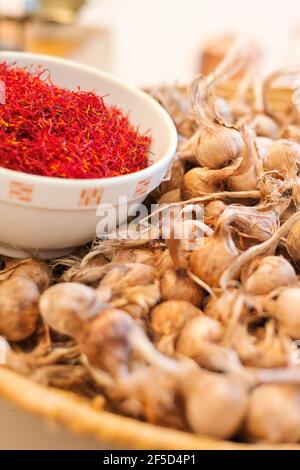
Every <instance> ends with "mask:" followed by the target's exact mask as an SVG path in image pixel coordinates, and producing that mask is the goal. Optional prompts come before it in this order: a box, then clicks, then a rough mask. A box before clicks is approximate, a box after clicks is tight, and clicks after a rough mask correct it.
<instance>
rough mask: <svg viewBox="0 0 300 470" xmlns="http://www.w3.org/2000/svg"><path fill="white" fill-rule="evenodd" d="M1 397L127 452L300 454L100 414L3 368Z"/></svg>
mask: <svg viewBox="0 0 300 470" xmlns="http://www.w3.org/2000/svg"><path fill="white" fill-rule="evenodd" d="M20 390H22V393H20ZM0 397H2V398H4V399H5V400H8V401H9V402H12V403H13V404H14V405H15V406H17V407H18V408H19V409H21V410H23V411H26V412H28V413H32V414H34V415H37V416H40V417H41V418H43V419H45V420H47V421H52V422H55V423H57V424H59V425H62V426H63V427H65V428H67V429H68V430H69V431H71V432H73V433H75V434H81V435H84V436H90V437H93V438H94V439H96V440H98V441H102V442H105V443H108V444H114V446H115V445H118V446H121V445H122V446H125V447H126V448H128V449H146V450H151V449H156V450H162V449H164V450H170V449H173V450H174V449H178V450H182V449H185V450H188V449H189V450H300V445H289V444H287V445H267V444H253V445H252V444H239V443H234V442H229V441H219V440H215V439H211V438H208V437H205V436H198V435H195V434H192V433H187V432H182V431H176V430H173V429H169V428H163V427H160V426H155V425H152V424H147V423H143V422H141V421H137V420H135V419H132V418H127V417H124V416H121V415H117V414H113V413H110V412H107V411H101V410H100V411H99V410H97V409H95V408H93V406H92V405H91V404H89V402H88V400H85V399H83V398H80V397H78V396H76V395H75V394H73V393H69V392H65V391H61V390H58V389H55V388H50V387H46V386H43V385H39V384H37V383H35V382H33V381H31V380H30V379H28V378H26V377H24V376H22V375H20V374H19V373H17V372H14V371H12V370H10V369H7V368H6V367H4V366H2V367H0Z"/></svg>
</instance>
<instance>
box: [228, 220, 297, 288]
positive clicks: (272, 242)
mask: <svg viewBox="0 0 300 470" xmlns="http://www.w3.org/2000/svg"><path fill="white" fill-rule="evenodd" d="M299 220H300V213H299V212H297V213H296V214H294V215H293V216H292V217H290V218H289V219H288V220H287V221H286V222H285V223H284V224H283V225H282V226H281V227H280V228H279V229H278V230H277V231H276V232H275V233H274V235H272V237H271V238H269V240H266V241H265V242H263V243H261V244H260V245H256V246H252V247H251V248H249V249H248V250H247V251H245V252H244V253H241V254H240V256H238V257H236V259H235V260H233V262H232V263H231V265H230V266H229V267H228V269H227V270H226V271H225V272H224V273H223V275H222V278H221V280H220V286H221V287H222V288H223V289H226V288H228V286H229V285H230V283H231V282H232V280H233V279H237V277H238V276H239V275H240V272H241V270H242V269H243V267H244V266H245V265H247V264H248V263H250V262H251V261H253V260H254V259H256V258H258V257H260V256H266V255H273V254H274V253H275V251H276V248H277V245H278V243H279V242H280V240H281V238H282V237H285V236H286V235H287V234H288V233H289V232H290V230H291V229H292V228H293V227H294V225H295V224H296V223H297V222H298V221H299Z"/></svg>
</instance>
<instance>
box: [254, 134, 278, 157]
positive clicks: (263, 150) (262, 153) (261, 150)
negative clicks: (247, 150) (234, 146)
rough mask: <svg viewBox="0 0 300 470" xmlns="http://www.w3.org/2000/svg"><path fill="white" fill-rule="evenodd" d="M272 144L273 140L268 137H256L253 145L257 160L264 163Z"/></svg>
mask: <svg viewBox="0 0 300 470" xmlns="http://www.w3.org/2000/svg"><path fill="white" fill-rule="evenodd" d="M273 143H274V140H273V139H270V138H269V137H256V139H255V144H256V148H257V153H258V157H259V159H260V160H261V161H262V162H264V161H265V159H266V158H267V155H268V152H269V150H270V148H271V147H272V145H273Z"/></svg>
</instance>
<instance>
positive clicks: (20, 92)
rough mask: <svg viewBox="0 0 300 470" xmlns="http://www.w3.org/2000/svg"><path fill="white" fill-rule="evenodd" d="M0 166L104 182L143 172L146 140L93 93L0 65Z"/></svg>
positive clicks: (38, 73)
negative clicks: (0, 88)
mask: <svg viewBox="0 0 300 470" xmlns="http://www.w3.org/2000/svg"><path fill="white" fill-rule="evenodd" d="M0 80H2V81H3V82H4V83H5V89H6V102H5V104H0V166H1V167H4V168H9V169H11V170H16V171H21V172H23V173H30V174H33V175H42V176H48V177H59V178H83V179H88V178H108V177H113V176H118V175H126V174H129V173H134V172H136V171H139V170H142V169H143V168H146V167H147V165H148V158H147V156H148V152H149V147H150V143H151V138H150V136H149V135H148V134H141V133H140V132H139V130H138V129H137V128H136V127H134V126H133V125H132V124H131V123H130V121H129V119H128V115H126V114H125V113H124V112H123V111H122V110H121V109H119V108H117V107H115V106H107V105H106V104H105V103H104V100H103V98H102V97H101V96H97V95H96V94H95V93H93V92H86V91H81V90H80V89H79V88H78V89H77V90H76V91H70V90H67V89H63V88H60V87H58V86H55V85H54V84H53V83H52V81H51V78H50V76H49V72H48V71H47V70H41V69H36V70H32V69H29V70H25V69H20V68H18V67H16V66H15V65H12V66H10V65H8V64H7V63H6V62H0Z"/></svg>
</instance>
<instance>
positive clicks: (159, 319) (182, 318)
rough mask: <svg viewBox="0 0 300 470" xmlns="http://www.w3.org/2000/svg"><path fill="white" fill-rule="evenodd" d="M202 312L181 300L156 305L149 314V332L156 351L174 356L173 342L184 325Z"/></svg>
mask: <svg viewBox="0 0 300 470" xmlns="http://www.w3.org/2000/svg"><path fill="white" fill-rule="evenodd" d="M201 315H203V312H202V311H201V310H200V309H198V308H196V307H195V306H194V305H193V304H191V303H189V302H185V301H183V300H169V301H167V302H162V303H161V304H159V305H157V306H156V307H155V308H154V309H153V311H152V314H151V330H152V332H153V335H154V341H155V344H156V345H157V347H158V349H159V350H160V351H161V352H163V353H165V354H168V355H173V354H174V349H175V342H176V340H177V337H178V335H179V334H180V332H181V330H182V328H183V327H184V325H185V324H186V323H187V322H188V321H189V320H190V319H191V318H193V317H196V316H201Z"/></svg>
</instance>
